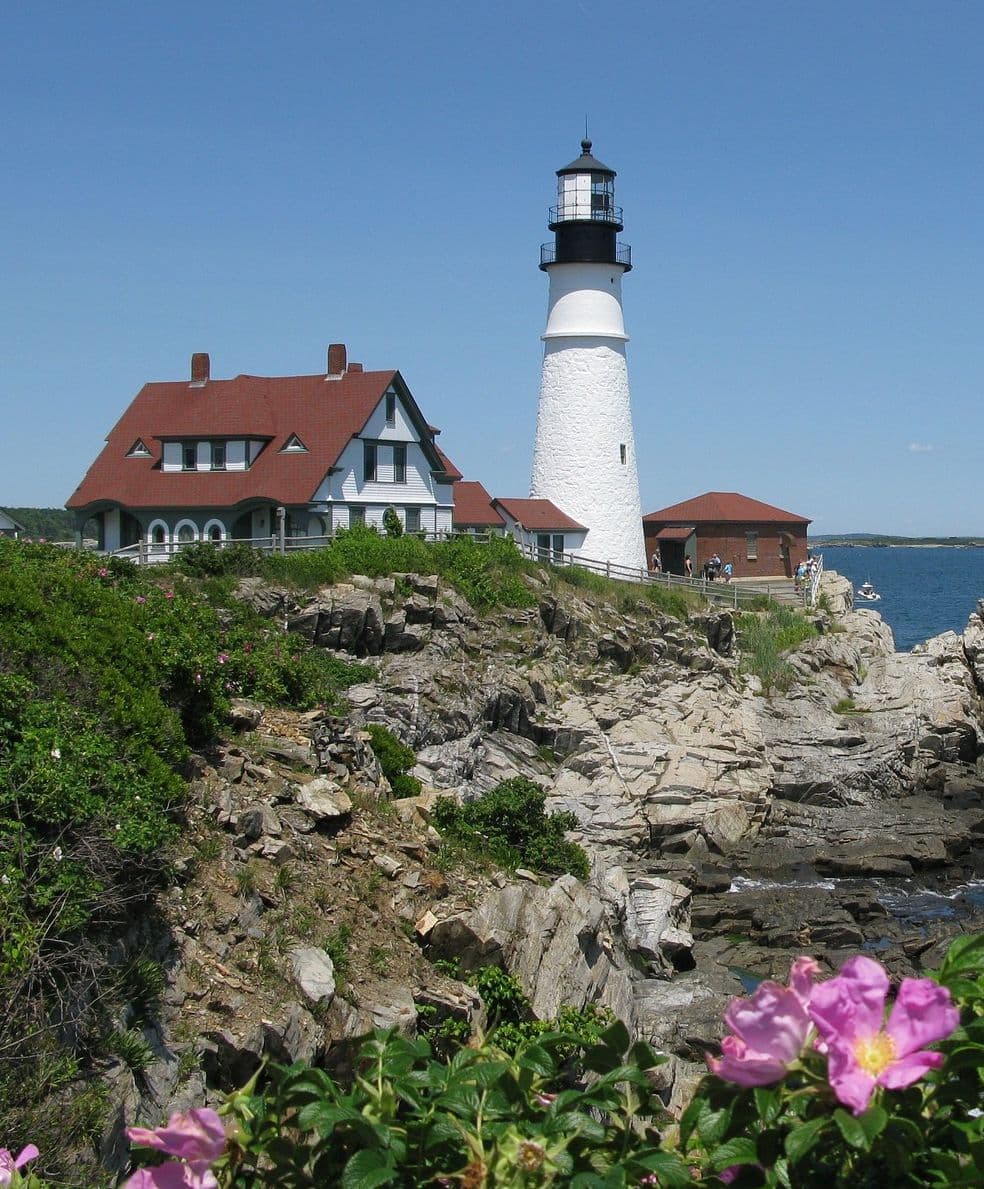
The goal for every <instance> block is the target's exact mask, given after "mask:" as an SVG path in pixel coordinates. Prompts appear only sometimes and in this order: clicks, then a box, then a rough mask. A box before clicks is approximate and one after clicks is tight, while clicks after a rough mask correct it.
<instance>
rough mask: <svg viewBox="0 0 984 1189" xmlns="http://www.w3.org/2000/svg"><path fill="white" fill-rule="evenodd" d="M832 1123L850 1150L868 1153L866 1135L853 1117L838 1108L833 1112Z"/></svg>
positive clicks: (868, 1145) (868, 1146)
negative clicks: (857, 1149) (854, 1149)
mask: <svg viewBox="0 0 984 1189" xmlns="http://www.w3.org/2000/svg"><path fill="white" fill-rule="evenodd" d="M834 1122H835V1123H836V1124H837V1128H838V1130H839V1131H840V1133H841V1135H842V1136H843V1137H844V1141H845V1143H847V1144H849V1145H850V1146H851V1147H852V1148H859V1149H860V1150H861V1151H862V1152H867V1151H868V1149H869V1148H870V1147H871V1141H870V1140H869V1139H868V1136H867V1133H866V1132H865V1129H864V1128H863V1127H862V1126H861V1123H860V1122H859V1120H857V1119H856V1118H855V1117H854V1116H853V1115H849V1114H848V1113H847V1111H845V1110H841V1109H840V1108H838V1109H837V1110H836V1111H834Z"/></svg>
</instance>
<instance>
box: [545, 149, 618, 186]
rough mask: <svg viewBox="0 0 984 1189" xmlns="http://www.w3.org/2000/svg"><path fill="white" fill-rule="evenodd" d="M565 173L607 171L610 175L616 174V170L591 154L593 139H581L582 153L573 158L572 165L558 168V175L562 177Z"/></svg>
mask: <svg viewBox="0 0 984 1189" xmlns="http://www.w3.org/2000/svg"><path fill="white" fill-rule="evenodd" d="M565 173H607V174H608V175H609V177H614V176H615V170H614V169H609V168H608V166H607V165H602V163H601V162H600V161H599V160H598V158H597V157H594V156H592V154H591V141H590V140H582V141H581V155H580V157H577V158H576V159H575V160H573V161H572V162H571V163H570V165H565V166H564V168H563V169H558V170H557V177H562V176H563V175H564V174H565Z"/></svg>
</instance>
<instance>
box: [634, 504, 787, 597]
mask: <svg viewBox="0 0 984 1189" xmlns="http://www.w3.org/2000/svg"><path fill="white" fill-rule="evenodd" d="M809 525H810V521H809V520H808V519H807V518H806V517H805V516H797V515H796V514H795V513H793V512H784V511H783V510H782V508H775V507H773V506H772V505H771V504H763V503H762V502H761V500H753V499H750V498H749V497H748V496H747V495H741V494H739V493H738V492H737V491H708V492H705V493H704V494H703V495H699V496H697V497H696V498H694V499H692V500H684V501H683V503H680V504H671V505H670V507H668V508H660V509H659V511H657V512H650V513H649V514H648V515H647V516H643V518H642V527H643V532H644V534H645V538H646V557H647V559H648V564H649V566H650V568H652V567H653V555H654V554H655V553H657V551H658V553H659V556H660V561H661V564H662V567H663V569H664V570H667V571H669V572H670V573H672V574H683V573H684V572H685V568H684V566H685V563H684V559H685V558H686V557H689V558H690V561H691V564H692V566H693V572H694V576H695V577H696V576H699V575H700V573H701V571H702V569H703V566H704V563H705V562H707V561H708V560H709V559H710V558H711V557H713V556H714V554H717V556H718V557H720V559H721V563H722V565H723V564H725V563H726V562H731V564H732V566H733V567H734V575H735V577H736V578H752V577H756V578H769V577H775V576H776V575H780V574H781V575H784V576H785V577H787V578H791V577H792V576H793V572H794V571H795V569H796V565H797V563H798V562H800V561H803V560H805V558H806V556H807V529H808V527H809Z"/></svg>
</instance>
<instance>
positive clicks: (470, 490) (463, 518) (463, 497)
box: [454, 479, 506, 528]
mask: <svg viewBox="0 0 984 1189" xmlns="http://www.w3.org/2000/svg"><path fill="white" fill-rule="evenodd" d="M505 523H506V522H505V521H504V520H503V519H502V516H501V515H500V513H499V512H498V511H497V509H496V508H494V507H493V506H492V497H491V496H490V495H489V493H488V492H487V491H486V490H485V488H484V487H483V486H482V485H481V483H478V482H476V481H475V480H474V479H468V480H463V481H462V482H461V483H456V484H455V485H454V527H455V528H465V527H469V528H486V527H492V528H502V526H503V525H504V524H505Z"/></svg>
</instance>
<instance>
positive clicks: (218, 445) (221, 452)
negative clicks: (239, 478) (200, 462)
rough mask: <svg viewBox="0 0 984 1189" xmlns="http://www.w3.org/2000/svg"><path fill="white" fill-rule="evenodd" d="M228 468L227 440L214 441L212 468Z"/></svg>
mask: <svg viewBox="0 0 984 1189" xmlns="http://www.w3.org/2000/svg"><path fill="white" fill-rule="evenodd" d="M225 469H226V444H225V442H213V443H212V470H213V471H224V470H225Z"/></svg>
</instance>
